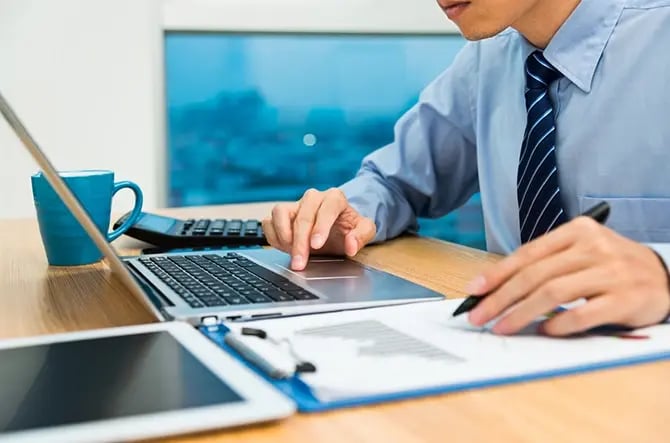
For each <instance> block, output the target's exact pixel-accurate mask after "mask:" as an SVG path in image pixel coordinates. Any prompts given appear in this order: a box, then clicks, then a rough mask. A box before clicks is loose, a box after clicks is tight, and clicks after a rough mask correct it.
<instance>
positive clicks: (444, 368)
mask: <svg viewBox="0 0 670 443" xmlns="http://www.w3.org/2000/svg"><path fill="white" fill-rule="evenodd" d="M291 342H292V345H293V347H294V349H295V351H296V353H297V354H298V355H299V356H300V357H302V358H304V359H306V360H309V361H311V362H313V363H315V365H316V367H317V371H316V373H314V374H304V375H303V376H302V378H303V379H304V380H305V381H306V382H308V383H309V384H310V386H311V387H312V390H313V391H314V394H315V395H316V396H317V397H319V398H320V399H321V400H334V399H337V398H342V397H349V396H357V395H364V394H365V393H366V392H370V393H377V394H378V393H383V392H398V391H403V390H408V389H416V388H420V387H425V386H430V385H431V384H433V383H432V382H431V380H434V384H435V385H438V384H440V383H442V382H443V381H444V377H445V375H447V374H448V373H449V372H450V370H453V369H455V368H456V367H459V366H460V364H461V363H464V362H465V361H466V360H465V359H464V358H462V357H461V356H458V355H455V354H453V353H450V352H447V351H445V350H443V349H441V348H438V347H436V346H433V345H432V344H430V343H427V342H425V341H422V340H419V339H417V338H415V337H412V336H410V335H407V334H405V333H403V332H401V331H398V330H397V329H394V328H392V327H390V326H388V325H386V324H384V323H382V322H380V321H377V320H371V319H365V320H358V321H351V322H344V323H338V324H331V325H324V326H318V327H312V328H305V329H300V330H297V331H295V332H294V333H293V336H292V337H291Z"/></svg>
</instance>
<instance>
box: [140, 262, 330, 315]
mask: <svg viewBox="0 0 670 443" xmlns="http://www.w3.org/2000/svg"><path fill="white" fill-rule="evenodd" d="M139 261H140V263H142V264H143V265H144V266H146V267H147V268H148V269H149V270H150V271H151V272H153V273H154V274H155V275H156V276H157V277H158V278H159V279H160V280H161V281H162V282H163V283H165V284H166V285H168V286H169V287H170V288H172V290H174V292H176V293H177V294H179V296H180V297H182V298H183V299H184V300H185V301H186V302H187V303H188V304H189V305H190V306H191V307H193V308H203V307H209V306H225V305H243V304H248V303H273V302H286V301H295V300H316V299H318V298H319V297H317V296H316V295H314V294H313V293H311V292H309V291H306V290H305V289H303V288H301V287H300V286H298V285H296V284H294V283H291V281H289V280H288V279H287V278H285V277H282V276H281V275H279V274H277V273H274V272H272V271H270V270H269V269H267V268H264V267H262V266H259V265H257V264H256V263H254V262H252V261H250V260H248V259H246V258H244V257H242V256H241V255H239V254H236V253H234V252H229V253H227V254H225V255H215V254H204V255H180V256H166V257H141V258H140V259H139Z"/></svg>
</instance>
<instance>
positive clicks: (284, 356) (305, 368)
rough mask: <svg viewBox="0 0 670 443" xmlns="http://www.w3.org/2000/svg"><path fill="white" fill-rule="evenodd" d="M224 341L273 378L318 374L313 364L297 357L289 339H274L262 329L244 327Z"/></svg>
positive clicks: (229, 334)
mask: <svg viewBox="0 0 670 443" xmlns="http://www.w3.org/2000/svg"><path fill="white" fill-rule="evenodd" d="M251 337H256V338H257V340H256V339H252V338H251ZM224 341H226V343H227V344H228V345H230V346H231V347H232V348H233V349H235V350H236V351H238V353H239V354H240V355H242V357H244V358H246V359H247V360H249V361H250V362H252V363H254V364H255V365H256V366H258V367H259V368H260V369H262V370H263V371H264V372H266V373H267V374H268V375H270V376H271V377H273V378H288V377H292V376H293V375H295V374H302V373H309V372H316V366H315V365H314V364H313V363H311V362H309V361H305V360H304V359H302V358H301V357H300V356H299V355H297V353H296V352H295V350H294V348H293V344H292V343H291V341H290V340H289V339H288V338H283V339H279V340H277V339H273V338H271V337H269V336H268V334H267V332H266V331H264V330H262V329H258V328H249V327H243V328H242V329H241V330H240V332H239V333H236V332H233V331H231V332H229V333H228V334H227V335H226V337H225V338H224ZM284 345H286V347H284Z"/></svg>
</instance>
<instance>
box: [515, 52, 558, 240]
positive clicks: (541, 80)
mask: <svg viewBox="0 0 670 443" xmlns="http://www.w3.org/2000/svg"><path fill="white" fill-rule="evenodd" d="M560 77H561V73H560V72H558V71H557V70H556V69H555V68H554V67H553V66H551V64H550V63H549V62H548V61H547V60H546V59H545V58H544V55H542V52H541V51H535V52H533V53H532V54H531V55H530V56H528V59H527V60H526V88H527V89H526V110H527V113H528V119H527V124H526V132H525V134H524V137H523V145H522V146H521V154H520V156H519V170H518V172H517V198H518V202H519V223H520V227H521V242H522V243H526V242H528V241H531V240H532V239H534V238H535V237H538V236H540V235H542V234H545V233H546V232H548V231H549V230H550V229H552V228H553V227H555V226H558V225H560V224H561V223H564V222H565V221H566V220H567V218H566V215H565V212H564V211H563V204H562V202H561V193H560V189H559V187H558V170H557V167H556V154H555V150H556V126H555V121H554V108H553V103H552V102H551V98H550V97H549V85H551V83H552V82H554V81H555V80H558V79H559V78H560Z"/></svg>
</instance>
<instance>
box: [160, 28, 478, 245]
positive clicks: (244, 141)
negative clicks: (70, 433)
mask: <svg viewBox="0 0 670 443" xmlns="http://www.w3.org/2000/svg"><path fill="white" fill-rule="evenodd" d="M463 45H464V40H463V39H462V37H460V36H457V35H350V34H346V35H340V34H334V35H330V34H328V35H324V34H233V33H189V32H171V33H167V34H166V37H165V76H166V94H167V122H168V124H167V145H168V159H169V165H168V171H169V173H168V188H169V189H168V204H169V205H170V206H192V205H204V204H222V203H235V202H253V201H276V200H289V201H290V200H296V199H298V198H299V197H300V196H301V195H302V194H303V192H304V191H305V190H306V189H308V188H311V187H314V188H317V189H327V188H329V187H332V186H338V185H340V184H342V183H344V182H345V181H347V180H349V179H351V178H352V177H353V176H354V175H355V173H356V171H357V170H358V168H359V167H360V163H361V160H362V159H363V157H364V156H365V155H366V154H368V153H370V152H372V151H373V150H375V149H377V148H380V147H382V146H384V145H386V144H388V143H390V142H391V141H392V140H393V126H394V124H395V122H396V120H397V119H398V118H399V117H400V116H401V115H402V114H403V113H404V112H405V111H406V110H407V109H409V108H410V107H411V106H412V105H413V104H414V103H416V101H417V99H418V96H419V93H420V91H421V90H422V89H423V88H424V87H425V86H426V85H427V84H428V83H430V81H431V80H433V79H434V78H435V77H437V76H438V75H439V74H440V73H441V72H442V71H443V70H444V69H445V68H446V67H447V66H449V64H450V63H451V62H452V60H453V59H454V57H455V55H456V53H457V52H458V51H459V50H460V49H461V48H462V47H463ZM419 224H420V233H421V234H423V235H429V236H433V237H438V238H442V239H444V240H449V241H455V242H458V243H461V244H466V245H470V246H473V247H477V248H482V249H483V248H484V247H485V242H484V228H483V221H482V213H481V206H480V203H479V195H475V196H474V197H473V198H472V199H470V201H468V203H466V204H465V205H464V206H463V207H462V208H460V209H458V210H457V211H454V212H453V213H451V214H449V215H447V216H445V217H442V218H440V219H435V220H428V219H420V220H419Z"/></svg>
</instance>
